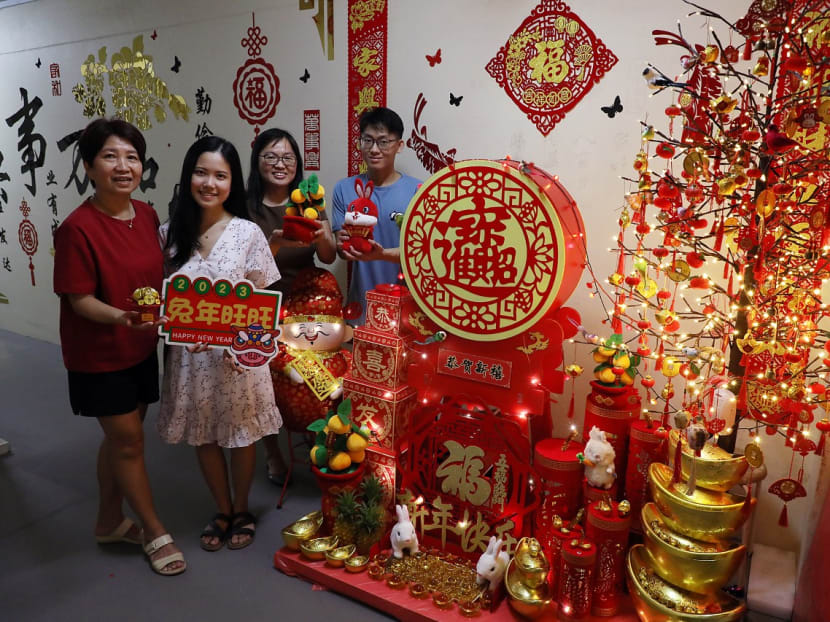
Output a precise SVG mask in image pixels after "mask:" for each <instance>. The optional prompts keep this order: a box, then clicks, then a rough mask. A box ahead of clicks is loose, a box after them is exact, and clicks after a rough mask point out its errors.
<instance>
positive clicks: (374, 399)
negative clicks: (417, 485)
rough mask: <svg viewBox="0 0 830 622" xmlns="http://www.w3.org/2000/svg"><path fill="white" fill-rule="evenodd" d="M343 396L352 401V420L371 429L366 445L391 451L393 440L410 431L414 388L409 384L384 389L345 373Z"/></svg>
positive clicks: (414, 395)
mask: <svg viewBox="0 0 830 622" xmlns="http://www.w3.org/2000/svg"><path fill="white" fill-rule="evenodd" d="M343 397H344V399H350V400H352V414H351V419H352V421H354V422H355V423H357V424H358V425H366V426H367V427H368V428H369V431H370V432H372V436H371V438H370V439H369V446H370V447H372V448H380V449H386V450H390V451H391V450H392V449H393V448H394V443H395V440H396V439H398V438H400V437H401V435H403V434H405V433H406V432H407V431H408V430H409V419H410V416H411V415H412V410H413V409H414V407H415V402H416V399H417V391H416V390H415V388H414V387H409V386H403V387H401V388H400V389H397V390H392V389H384V388H381V387H376V386H374V385H372V384H368V383H366V382H364V381H362V380H358V379H357V378H355V377H354V376H351V375H347V376H345V377H344V378H343Z"/></svg>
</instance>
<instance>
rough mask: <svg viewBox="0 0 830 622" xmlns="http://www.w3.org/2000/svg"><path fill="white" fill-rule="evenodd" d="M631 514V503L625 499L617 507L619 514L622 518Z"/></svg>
mask: <svg viewBox="0 0 830 622" xmlns="http://www.w3.org/2000/svg"><path fill="white" fill-rule="evenodd" d="M630 512H631V502H630V501H628V500H627V499H623V500H622V501H620V503H619V505H617V513H618V514H619V515H620V516H623V517H625V516H628V514H629V513H630Z"/></svg>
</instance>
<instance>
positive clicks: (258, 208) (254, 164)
mask: <svg viewBox="0 0 830 622" xmlns="http://www.w3.org/2000/svg"><path fill="white" fill-rule="evenodd" d="M283 138H284V139H285V140H287V141H288V144H289V145H291V151H293V152H294V156H295V157H296V158H297V172H296V173H294V179H292V180H291V185H290V186H289V188H288V193H289V195H290V194H291V191H292V190H294V189H295V188H296V187H297V186H299V185H300V182H301V181H302V180H303V155H302V153H301V152H300V147H299V145H297V141H296V140H294V137H293V136H292V135H291V134H289V133H288V132H286V131H285V130H281V129H279V128H276V127H275V128H271V129H270V130H265V131H264V132H262V133H261V134H260V135H259V136H257V137H256V140H255V141H254V144H253V146H252V147H251V170H250V172H249V173H248V210H249V212H250V213H251V214H256V215H257V216H262V198H263V197H264V196H265V188H264V185H263V183H262V176H261V175H260V174H259V156H260V154H261V153H262V150H263V149H265V148H266V147H267V146H268V145H270V144H272V143H275V142H277V141H280V140H282V139H283Z"/></svg>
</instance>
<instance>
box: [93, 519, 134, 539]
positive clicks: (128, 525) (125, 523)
mask: <svg viewBox="0 0 830 622" xmlns="http://www.w3.org/2000/svg"><path fill="white" fill-rule="evenodd" d="M134 525H135V523H134V522H133V521H132V519H130V518H125V519H124V520H122V521H121V524H120V525H118V527H116V528H115V529H113V530H112V531H111V532H110V533H109V534H108V535H106V536H95V541H96V542H97V543H98V544H114V543H115V542H127V543H128V544H141V538H142V537H143V536H144V532H143V531H142V530H141V529H139V530H138V534H139V536H138V538H131V537H129V536H128V535H127V534H128V533H129V532H130V529H132V528H133V526H134Z"/></svg>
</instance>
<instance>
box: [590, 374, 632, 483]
mask: <svg viewBox="0 0 830 622" xmlns="http://www.w3.org/2000/svg"><path fill="white" fill-rule="evenodd" d="M640 410H641V405H640V395H639V394H638V393H637V391H636V390H634V389H633V388H632V387H606V386H604V385H602V384H600V383H598V382H596V381H595V380H592V381H591V392H590V393H589V394H588V399H587V400H585V421H584V423H583V425H582V437H583V439H584V440H585V441H586V442H587V441H588V435H589V434H590V433H591V428H592V427H594V426H596V427H598V428H599V429H600V430H602V431H603V432H605V433H606V435H607V436H608V442H609V443H611V445H612V446H613V447H614V452H615V454H616V455H615V457H614V467H615V469H616V471H617V480H618V481H625V479H624V478H625V466H626V462H627V460H626V457H627V449H628V431H629V428H630V427H631V423H632V422H634V421H636V420H638V419H639V418H640Z"/></svg>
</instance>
